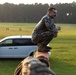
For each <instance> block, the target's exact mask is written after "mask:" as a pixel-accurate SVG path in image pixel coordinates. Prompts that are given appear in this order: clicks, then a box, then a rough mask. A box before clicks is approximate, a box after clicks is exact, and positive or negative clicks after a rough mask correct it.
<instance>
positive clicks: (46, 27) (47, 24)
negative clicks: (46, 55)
mask: <svg viewBox="0 0 76 75" xmlns="http://www.w3.org/2000/svg"><path fill="white" fill-rule="evenodd" d="M56 14H57V10H56V9H55V8H53V7H49V8H48V10H47V14H46V15H45V16H43V17H42V19H41V20H40V21H39V22H38V24H37V25H36V27H35V28H34V31H33V33H32V41H33V43H35V44H37V45H38V50H39V51H41V52H44V51H45V52H48V51H49V50H50V49H51V47H47V44H48V43H49V42H50V41H51V40H52V39H53V38H54V37H57V34H58V30H61V27H60V26H58V27H56V25H55V24H54V22H53V19H54V18H55V17H56ZM46 48H47V49H46ZM43 50H44V51H43Z"/></svg>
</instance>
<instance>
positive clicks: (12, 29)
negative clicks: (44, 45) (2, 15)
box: [0, 23, 76, 75]
mask: <svg viewBox="0 0 76 75" xmlns="http://www.w3.org/2000/svg"><path fill="white" fill-rule="evenodd" d="M35 25H36V24H35V23H0V39H2V38H4V37H6V36H10V35H31V33H32V30H33V28H34V27H35ZM57 25H59V26H61V27H62V30H61V31H60V32H59V35H58V37H57V38H54V39H53V40H52V41H51V42H50V46H51V47H52V48H53V49H52V50H51V53H52V54H51V56H50V64H51V68H52V70H54V71H55V72H56V74H57V75H76V58H75V57H76V24H57ZM7 28H8V29H9V30H7ZM19 29H22V30H19ZM21 60H22V59H0V75H13V73H14V70H15V68H16V66H17V65H18V63H19V62H20V61H21Z"/></svg>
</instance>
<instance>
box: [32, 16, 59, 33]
mask: <svg viewBox="0 0 76 75" xmlns="http://www.w3.org/2000/svg"><path fill="white" fill-rule="evenodd" d="M45 31H50V33H55V32H58V30H57V28H56V25H55V24H54V22H53V21H52V19H51V18H50V16H48V15H45V16H43V17H42V19H41V20H40V21H39V22H38V24H37V25H36V27H35V29H34V31H33V34H34V33H42V32H45Z"/></svg>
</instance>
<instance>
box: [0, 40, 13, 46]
mask: <svg viewBox="0 0 76 75" xmlns="http://www.w3.org/2000/svg"><path fill="white" fill-rule="evenodd" d="M0 45H1V46H12V45H13V40H12V39H7V40H4V41H2V42H1V44H0Z"/></svg>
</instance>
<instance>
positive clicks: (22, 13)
mask: <svg viewBox="0 0 76 75" xmlns="http://www.w3.org/2000/svg"><path fill="white" fill-rule="evenodd" d="M50 6H51V7H55V8H56V9H57V10H58V14H57V17H56V19H55V22H56V23H76V2H73V3H69V4H67V3H65V4H61V3H59V4H54V5H53V4H50ZM48 7H49V5H48V4H38V3H35V4H30V5H25V4H19V5H16V4H10V3H4V4H0V22H28V23H33V22H34V23H35V22H38V21H39V20H40V19H41V17H42V16H44V15H45V14H46V12H47V8H48Z"/></svg>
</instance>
